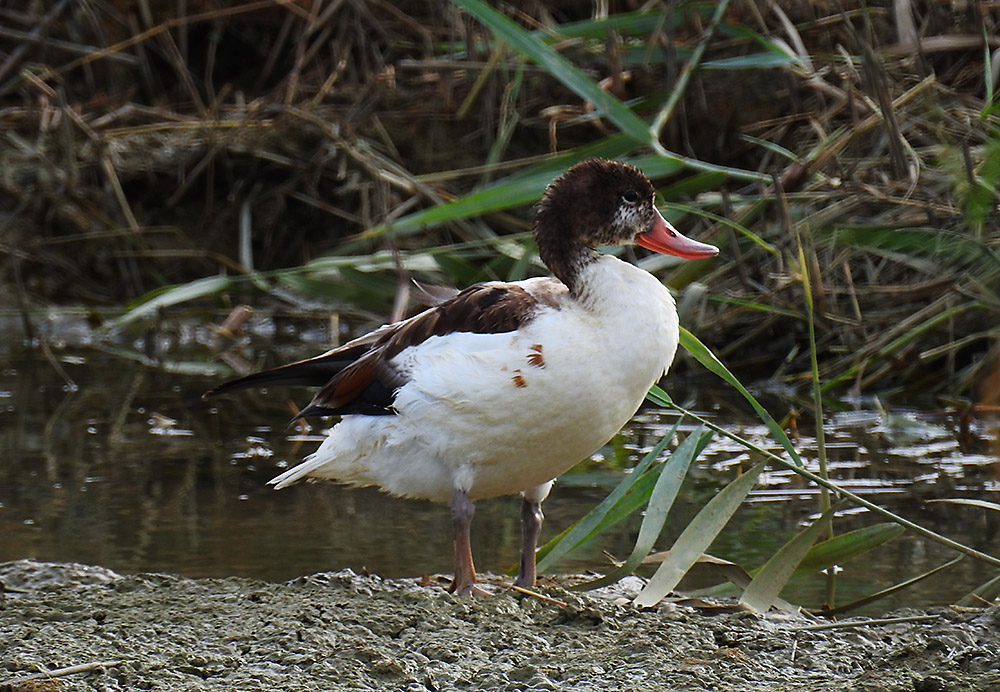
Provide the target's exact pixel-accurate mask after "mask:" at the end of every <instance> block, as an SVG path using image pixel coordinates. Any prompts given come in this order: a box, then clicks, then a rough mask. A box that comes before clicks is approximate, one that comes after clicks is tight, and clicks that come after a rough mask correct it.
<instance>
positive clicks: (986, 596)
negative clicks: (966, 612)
mask: <svg viewBox="0 0 1000 692" xmlns="http://www.w3.org/2000/svg"><path fill="white" fill-rule="evenodd" d="M998 597H1000V574H998V575H997V576H995V577H993V578H992V579H990V580H989V581H988V582H986V583H985V584H983V585H982V586H980V587H979V588H977V589H975V590H974V591H970V592H969V593H967V594H966V595H965V596H963V597H962V598H961V599H959V601H958V603H956V604H955V605H957V606H963V607H965V608H975V607H982V606H984V605H986V604H987V603H993V602H994V601H996V599H997V598H998Z"/></svg>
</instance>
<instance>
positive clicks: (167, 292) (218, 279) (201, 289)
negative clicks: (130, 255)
mask: <svg viewBox="0 0 1000 692" xmlns="http://www.w3.org/2000/svg"><path fill="white" fill-rule="evenodd" d="M232 283H233V279H231V278H230V277H228V276H209V277H206V278H204V279H198V280H196V281H191V282H190V283H186V284H181V285H179V286H165V287H163V288H158V289H156V290H154V291H150V292H149V293H147V294H145V295H144V296H142V297H141V298H139V299H138V300H136V301H135V302H134V303H133V304H134V305H135V307H133V308H132V309H131V310H129V311H128V312H126V313H125V314H124V315H122V316H121V317H119V318H118V319H116V320H114V321H112V322H111V323H110V324H109V325H108V326H107V328H106V331H107V332H109V333H110V332H113V331H115V330H117V329H120V328H122V327H123V326H125V325H126V324H128V323H130V322H133V321H135V320H138V319H142V318H144V317H149V316H150V315H152V314H153V313H154V312H156V311H157V310H159V309H160V308H166V307H170V306H172V305H177V304H179V303H184V302H187V301H189V300H195V299H196V298H204V297H205V296H210V295H215V294H216V293H221V292H222V291H225V290H226V289H227V288H229V287H230V286H231V285H232Z"/></svg>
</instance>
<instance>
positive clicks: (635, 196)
mask: <svg viewBox="0 0 1000 692" xmlns="http://www.w3.org/2000/svg"><path fill="white" fill-rule="evenodd" d="M622 199H623V200H625V201H626V202H628V203H629V204H635V203H636V202H638V201H639V193H638V192H636V191H635V190H625V192H623V193H622Z"/></svg>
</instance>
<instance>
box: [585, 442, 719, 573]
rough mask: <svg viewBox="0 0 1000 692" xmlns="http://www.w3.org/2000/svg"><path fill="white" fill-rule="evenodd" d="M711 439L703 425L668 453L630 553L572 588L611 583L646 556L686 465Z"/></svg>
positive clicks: (683, 476)
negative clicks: (604, 572) (597, 577)
mask: <svg viewBox="0 0 1000 692" xmlns="http://www.w3.org/2000/svg"><path fill="white" fill-rule="evenodd" d="M711 439H712V432H711V431H706V430H705V428H704V427H699V428H698V429H696V430H694V431H692V432H691V434H690V435H688V436H687V437H686V438H684V441H683V442H681V443H680V444H679V445H678V446H677V449H675V450H674V452H673V454H671V455H670V459H669V460H667V462H666V463H664V464H663V466H661V467H660V469H659V470H658V476H659V477H658V478H657V480H656V485H655V486H654V488H653V492H652V494H651V495H650V498H649V505H648V506H647V507H646V514H645V516H644V517H643V518H642V526H641V527H640V528H639V536H638V538H636V541H635V546H634V547H633V548H632V553H631V554H630V555H629V556H628V558H627V559H626V560H625V562H623V563H622V564H621V565H620V566H618V567H616V568H615V569H613V570H611V571H609V572H608V573H607V574H605V575H604V576H603V577H601V578H600V579H595V580H593V581H589V582H586V583H584V584H579V585H578V586H577V587H575V588H580V589H596V588H598V587H601V586H606V585H608V584H613V583H615V582H616V581H618V580H619V579H621V578H622V577H624V576H626V575H629V574H632V572H634V571H635V568H636V567H638V566H639V565H640V564H642V561H643V559H644V558H645V557H646V556H647V555H649V552H650V550H652V548H653V544H654V543H656V539H657V538H659V537H660V532H661V531H662V530H663V525H664V524H665V523H666V521H667V514H668V513H669V512H670V508H671V507H672V506H673V504H674V499H675V498H676V497H677V492H678V491H679V490H680V488H681V483H683V482H684V478H685V476H687V471H688V467H689V466H690V465H691V462H693V461H694V460H695V458H697V456H698V454H699V453H700V452H701V450H703V449H704V448H705V445H707V444H708V442H709V440H711Z"/></svg>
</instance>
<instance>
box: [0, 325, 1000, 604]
mask: <svg viewBox="0 0 1000 692" xmlns="http://www.w3.org/2000/svg"><path fill="white" fill-rule="evenodd" d="M5 319H9V320H11V321H12V322H13V320H14V318H5ZM0 326H3V325H0ZM7 326H8V327H9V328H10V332H13V331H16V324H9V325H7ZM250 326H251V334H252V336H251V339H250V344H249V345H247V344H246V343H243V344H240V345H239V347H240V349H238V350H236V351H233V352H231V353H230V356H232V357H250V358H253V359H255V360H259V359H260V358H261V356H262V354H263V353H264V351H265V350H267V351H268V355H267V357H266V360H267V362H268V364H272V363H277V362H283V361H288V360H292V359H294V358H297V357H305V356H307V355H311V354H314V353H318V352H320V351H322V350H324V348H326V345H325V342H326V341H327V339H328V337H327V331H328V327H329V324H328V323H327V322H325V321H321V320H315V321H310V320H302V319H297V320H284V321H283V320H272V319H254V320H252V321H251V325H250ZM36 328H37V329H38V330H39V331H38V333H37V336H38V338H39V339H40V340H41V341H44V342H45V344H46V345H45V346H44V347H40V346H39V347H36V348H23V347H20V346H17V347H14V346H9V345H8V346H7V347H6V350H4V351H0V357H2V368H0V440H2V446H3V450H4V455H3V461H2V463H0V537H2V538H0V561H5V560H14V559H18V558H25V557H32V558H36V559H39V560H52V561H79V562H84V563H92V564H100V565H104V566H106V567H110V568H112V569H114V570H116V571H119V572H138V571H163V572H172V573H177V574H182V575H185V576H228V575H237V576H250V577H257V578H262V579H267V580H285V579H290V578H293V577H296V576H299V575H302V574H308V573H312V572H317V571H322V570H339V569H341V568H344V567H351V568H353V569H355V570H357V571H363V570H366V569H367V570H370V571H371V572H374V573H378V574H381V575H384V576H388V577H397V576H418V575H421V574H430V573H435V572H445V573H447V572H448V571H449V570H450V569H451V521H450V517H449V515H448V511H447V508H445V507H443V506H439V505H433V504H431V503H426V502H417V501H411V500H398V499H393V498H390V497H387V496H385V495H382V494H380V493H379V492H377V491H375V490H373V489H361V490H351V489H345V488H341V487H337V486H332V485H321V484H315V485H312V484H302V485H298V486H294V487H292V488H288V489H286V490H283V491H281V492H274V491H273V490H271V489H270V488H269V487H268V486H266V485H265V483H266V481H267V480H268V479H270V478H271V477H273V476H274V475H276V474H277V473H278V472H280V471H281V470H282V469H283V468H286V467H287V466H288V465H289V464H294V463H296V462H297V461H298V460H299V459H300V458H301V457H302V456H303V455H304V454H306V453H308V452H309V451H311V450H312V449H313V448H314V447H315V445H316V444H317V441H318V440H319V439H320V435H321V433H322V431H321V430H320V429H318V428H313V429H308V430H307V429H303V428H293V429H286V428H285V427H284V421H286V420H287V419H288V418H289V417H290V409H289V403H288V402H290V401H291V400H292V398H294V400H295V401H296V402H297V403H298V405H300V406H301V405H302V404H303V403H304V402H305V401H306V400H307V399H306V395H305V394H304V393H303V392H272V393H271V395H270V396H269V397H265V396H261V395H260V394H258V393H255V392H248V393H245V394H242V393H241V394H240V395H239V396H238V397H234V398H231V399H227V400H219V401H211V402H204V401H202V400H201V399H200V394H201V393H202V392H203V391H204V390H206V389H207V388H208V387H210V386H212V384H214V383H217V382H218V381H219V380H218V378H215V379H213V378H210V377H208V376H207V375H198V374H177V373H170V372H166V371H165V370H164V369H163V368H161V367H155V366H151V365H150V364H148V362H147V363H142V362H139V361H140V360H143V359H146V360H147V361H149V362H154V363H156V362H158V363H159V364H160V365H168V366H170V367H172V368H176V369H182V370H184V369H186V370H190V371H198V370H204V369H211V368H212V367H215V366H214V365H206V363H214V362H215V360H214V358H213V357H211V351H210V349H209V348H208V346H207V345H206V344H210V343H211V342H212V341H213V340H214V335H213V334H214V333H213V332H212V331H211V330H210V329H208V328H206V327H195V326H183V327H169V328H167V327H165V328H164V329H162V330H160V331H157V332H148V333H145V334H141V335H137V336H135V335H134V336H132V337H128V338H125V337H121V338H119V339H118V341H117V342H111V345H112V346H113V347H114V348H115V349H118V350H119V353H117V354H111V353H107V352H102V351H101V350H98V349H97V348H94V346H96V345H97V342H96V341H95V337H94V335H93V334H92V333H91V332H90V331H89V328H88V327H87V316H86V315H74V314H71V313H70V314H65V313H62V314H54V315H49V316H48V317H47V318H46V319H45V320H40V321H39V325H36ZM10 332H9V333H10ZM274 343H281V344H285V345H282V346H280V347H276V346H273V344H274ZM107 347H108V344H105V345H104V346H103V348H107ZM185 359H186V360H185ZM694 370H695V368H693V367H692V368H684V367H679V368H678V376H674V377H671V378H668V380H667V382H666V385H667V389H668V390H670V391H671V392H672V393H673V396H674V398H675V399H676V400H678V401H681V402H685V405H687V406H688V407H689V408H695V409H697V410H700V411H702V412H704V413H705V414H706V415H709V416H710V417H711V418H712V419H713V420H714V421H715V422H716V423H718V424H720V425H722V426H724V427H727V428H732V429H733V430H738V431H739V432H740V433H741V434H742V435H744V436H745V437H749V438H751V439H752V440H754V441H755V442H757V443H758V444H760V445H761V446H764V447H767V448H769V449H774V450H775V451H777V446H776V445H775V444H774V443H772V442H769V441H768V439H767V437H766V435H765V430H764V428H763V426H761V425H759V423H755V422H754V419H753V418H752V417H751V416H752V413H750V411H749V407H747V406H746V405H745V404H744V403H743V402H742V400H738V397H736V398H734V396H733V395H732V393H730V392H728V391H726V390H725V389H723V388H720V387H718V385H717V384H714V383H712V384H711V388H708V387H707V386H706V382H710V381H707V380H704V379H698V380H697V381H695V380H693V379H691V376H690V375H685V373H690V372H693V371H694ZM691 392H698V394H697V396H693V395H691V394H690V393H691ZM762 394H766V393H762ZM772 394H773V392H772ZM767 401H768V405H769V406H770V408H771V410H772V413H773V414H774V415H775V416H776V417H778V418H781V417H782V416H783V415H785V414H786V413H787V412H788V411H789V410H791V409H792V408H793V407H794V406H796V405H797V404H796V403H795V402H794V401H790V400H789V399H787V398H786V399H779V398H776V397H774V396H768V397H767ZM890 401H891V400H890ZM882 406H885V407H887V409H886V408H882ZM843 408H844V410H843V411H840V412H834V413H830V414H829V416H828V425H827V430H826V432H827V446H828V449H829V454H830V472H831V476H832V477H834V478H835V479H837V480H838V481H839V482H841V483H842V484H843V485H844V486H845V487H847V488H850V489H851V490H853V491H855V492H857V493H859V494H861V495H864V496H866V497H868V498H869V499H872V500H875V501H877V502H879V503H881V504H883V505H885V506H887V507H888V508H890V509H892V510H893V511H896V512H897V513H900V514H902V515H904V516H906V517H908V518H910V519H913V520H915V521H917V522H919V523H922V524H924V525H926V526H928V527H929V528H932V529H934V530H936V531H939V532H941V533H944V534H946V535H948V536H950V537H952V538H954V539H956V540H958V541H961V542H964V543H966V544H968V545H971V546H973V547H975V548H977V549H979V550H982V551H985V552H988V553H992V554H998V553H1000V513H996V512H990V511H988V510H984V509H981V508H976V507H968V506H957V505H948V504H927V503H926V500H928V499H932V498H942V497H963V498H980V499H986V500H991V501H993V502H996V501H997V500H998V497H1000V492H998V491H1000V457H998V456H997V452H996V450H997V443H998V435H997V429H998V421H997V418H996V414H995V413H989V412H981V411H979V412H977V411H975V410H970V411H966V412H964V413H962V414H960V413H959V412H957V411H956V410H953V409H949V410H937V411H929V410H923V411H919V410H912V409H911V410H907V409H902V408H896V407H889V406H888V403H883V404H882V405H881V406H880V405H879V404H878V403H877V402H875V401H868V402H865V403H863V404H862V403H858V404H855V405H852V406H847V405H844V407H843ZM675 420H676V414H674V413H670V412H663V411H660V410H659V409H656V408H654V407H649V408H644V409H643V410H642V411H641V412H640V414H639V415H638V416H637V417H636V419H635V420H634V422H633V423H632V424H631V425H630V426H629V427H628V428H627V429H626V430H625V431H624V433H623V435H622V436H620V437H619V438H616V439H615V440H613V441H612V442H611V443H610V444H609V445H608V446H607V447H605V448H604V449H602V450H600V451H599V452H597V453H596V454H595V455H594V458H593V459H592V460H591V461H589V462H586V463H583V464H581V465H580V466H578V467H577V468H576V469H574V470H573V471H571V472H570V473H568V474H566V476H565V477H563V478H562V479H560V482H559V484H558V485H557V488H556V489H555V490H554V491H553V494H552V496H551V497H550V499H549V500H548V501H547V502H546V503H545V512H546V517H547V521H546V526H545V532H544V536H543V540H547V538H549V537H551V536H553V535H555V534H556V533H557V532H558V531H561V530H562V529H563V528H565V527H566V526H568V525H570V524H571V523H573V522H574V521H576V520H577V519H579V518H580V517H581V516H583V515H584V514H585V513H586V512H587V511H589V510H590V509H591V508H592V507H593V506H594V505H595V504H596V503H597V502H599V501H600V500H601V499H602V498H603V497H604V496H605V495H606V493H607V492H608V491H609V490H610V488H611V487H613V486H614V484H615V483H617V482H618V480H619V479H620V478H621V477H622V473H623V469H626V468H628V467H630V466H631V465H632V464H634V463H635V461H636V460H637V459H638V458H639V457H640V456H641V455H642V453H643V452H644V451H645V450H648V449H649V448H650V447H652V446H653V445H654V444H655V443H656V441H657V440H658V439H659V437H660V435H662V434H663V433H664V431H666V430H667V429H668V428H669V426H670V425H672V424H673V422H674V421H675ZM799 425H800V427H801V428H802V430H803V431H805V430H806V428H807V426H806V425H805V423H804V422H800V424H799ZM691 428H692V426H688V425H685V426H684V428H683V429H685V430H690V429H691ZM798 441H799V445H800V451H801V453H802V454H803V457H804V458H807V459H812V458H814V457H815V443H814V440H813V439H812V438H811V437H809V436H808V435H806V434H805V433H804V432H801V433H800V434H799V435H798ZM748 459H749V457H748V454H747V452H746V450H745V449H743V448H741V447H739V446H737V445H736V444H735V443H733V442H731V441H729V440H727V439H722V438H716V439H715V440H714V441H713V443H712V444H711V445H710V447H709V448H708V449H707V450H706V453H705V454H703V455H702V457H701V458H700V459H699V460H698V462H696V467H693V468H692V470H691V472H690V473H689V477H688V480H687V483H686V489H685V490H684V491H683V492H682V495H681V497H680V498H679V500H678V503H677V504H676V506H675V507H674V509H673V510H672V514H671V518H670V520H669V522H668V527H667V529H666V531H665V533H664V535H663V536H662V537H661V539H660V541H659V542H658V543H657V549H661V550H662V549H666V548H667V547H669V545H670V543H671V541H672V540H673V539H674V538H675V537H676V536H677V535H678V533H679V532H680V530H681V529H682V528H683V526H684V525H685V523H686V521H687V520H688V519H690V518H691V517H692V516H693V515H694V514H695V513H696V512H697V510H698V509H699V508H700V507H701V506H702V505H703V504H704V503H705V502H706V501H707V500H708V499H709V498H710V497H711V496H712V494H713V493H715V492H717V491H718V489H719V488H720V487H721V486H722V485H723V484H724V483H725V482H726V481H728V480H729V479H731V478H732V477H733V476H734V474H735V473H736V469H737V467H739V466H740V465H741V464H742V465H743V466H746V465H747V461H748ZM810 463H812V464H815V461H811V462H810ZM816 498H817V493H816V490H815V488H812V487H809V486H807V485H805V484H803V483H801V482H800V481H799V480H798V478H797V477H796V476H794V474H792V473H791V472H785V471H782V470H771V471H770V472H767V473H766V474H765V475H763V476H762V477H761V482H760V483H759V484H758V487H757V489H756V490H755V491H754V492H753V494H752V495H751V497H750V500H749V501H748V502H746V503H745V504H744V505H743V507H742V508H741V510H740V511H739V512H738V514H737V515H736V516H735V517H734V519H733V520H732V521H731V522H730V525H729V526H728V527H727V529H726V531H725V532H724V533H723V534H722V535H721V536H720V537H719V539H718V540H717V541H716V543H715V544H714V545H713V547H712V551H711V552H712V553H713V554H715V555H718V556H720V557H724V558H727V559H729V560H733V561H735V562H738V563H740V564H741V565H743V566H744V567H747V568H753V567H756V566H758V565H760V564H761V563H762V562H763V561H764V560H765V559H766V558H767V557H769V556H770V555H771V554H773V552H774V551H775V550H776V549H777V548H778V547H779V546H780V545H781V544H782V543H783V542H784V541H785V540H787V539H788V538H789V537H790V536H791V535H792V534H793V533H794V532H795V531H796V530H797V529H798V528H799V527H801V525H802V523H803V522H805V521H807V520H808V518H809V517H810V516H811V515H813V514H814V513H815V511H816V508H817V499H816ZM838 516H839V517H840V518H839V519H838V521H837V523H836V528H837V530H838V531H846V530H850V529H853V528H858V527H860V526H864V525H868V524H872V523H876V522H879V521H882V520H881V519H879V518H878V517H875V516H873V515H872V514H871V513H870V512H868V511H866V510H862V509H860V508H845V510H844V511H842V512H841V513H840V514H839V515H838ZM640 521H641V517H635V518H634V520H632V521H629V522H624V523H623V524H620V525H619V526H617V527H615V529H614V530H612V531H611V532H610V533H609V534H607V535H605V536H603V537H602V539H601V540H600V541H599V542H595V543H594V544H592V545H588V546H586V547H585V549H583V550H581V551H578V552H577V553H574V554H573V555H572V556H571V557H570V558H569V559H567V560H565V561H564V562H563V563H562V564H561V565H560V570H561V571H566V572H570V571H583V570H598V571H599V570H601V569H602V568H603V567H604V566H606V565H607V564H608V562H607V560H608V555H611V556H614V557H616V558H623V557H624V556H626V555H627V554H628V553H629V551H630V549H631V546H632V543H633V542H634V539H635V535H636V532H637V530H638V526H639V522H640ZM473 540H474V551H475V554H476V558H477V566H478V567H479V568H480V569H483V570H489V571H503V570H506V569H507V568H508V567H510V566H511V565H512V564H513V563H514V561H515V560H516V557H517V550H518V540H519V520H518V503H517V502H516V500H515V499H514V498H506V499H498V500H492V501H484V502H481V503H479V505H478V508H477V514H476V519H475V522H474V525H473ZM952 557H954V553H953V552H952V551H950V550H948V549H946V548H943V547H941V546H939V545H937V544H935V543H933V542H931V541H928V540H926V539H924V538H921V537H919V536H915V535H912V534H905V535H904V536H902V537H901V538H898V539H896V540H895V541H893V542H891V543H890V544H888V545H886V546H884V547H883V548H881V549H880V550H878V551H875V552H874V553H873V554H870V555H866V556H864V557H862V558H859V559H856V560H854V561H852V562H848V563H847V564H845V565H843V569H844V571H843V572H842V573H841V575H840V581H839V586H838V600H840V601H846V600H850V599H852V598H856V597H859V596H861V595H864V594H866V593H869V592H872V591H875V590H878V589H881V588H884V587H886V586H889V585H891V584H894V583H896V582H899V581H903V580H905V579H907V578H910V577H912V576H914V575H917V574H919V573H921V572H924V571H926V570H928V569H930V568H932V567H934V566H937V565H940V564H942V563H944V562H947V561H948V560H949V559H951V558H952ZM994 574H995V571H992V570H991V568H990V567H989V566H987V565H983V564H981V563H977V562H976V561H974V560H972V559H969V558H967V559H965V560H963V561H962V562H961V563H959V564H958V565H956V566H954V567H952V568H950V569H949V570H947V571H945V572H944V573H942V574H940V575H938V576H935V577H932V578H931V579H928V580H926V581H924V582H922V583H921V584H918V585H917V586H915V587H913V588H911V589H909V590H906V591H904V592H902V593H901V594H899V595H896V596H894V597H892V598H891V599H888V600H886V601H882V602H880V603H879V604H877V605H875V606H873V607H870V608H869V609H868V612H879V611H881V610H884V609H887V608H889V607H895V606H899V605H929V604H946V603H949V602H952V601H953V600H955V599H957V598H959V597H961V596H962V595H964V594H965V593H967V592H968V591H970V590H971V589H973V588H975V587H976V586H978V585H980V584H982V583H983V582H985V581H987V580H988V579H989V578H991V577H992V576H994ZM694 585H698V584H697V583H696V584H694ZM701 585H706V584H701ZM822 590H823V580H822V578H821V577H813V578H810V579H803V580H798V581H795V582H793V583H792V584H791V585H790V586H789V588H788V589H787V590H786V592H785V594H784V595H785V597H786V598H787V599H789V600H791V601H793V602H796V603H800V604H803V605H807V606H818V605H820V604H821V603H822V600H823V596H822V593H823V591H822Z"/></svg>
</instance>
